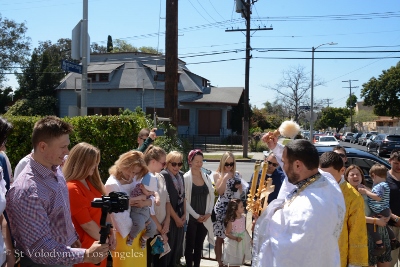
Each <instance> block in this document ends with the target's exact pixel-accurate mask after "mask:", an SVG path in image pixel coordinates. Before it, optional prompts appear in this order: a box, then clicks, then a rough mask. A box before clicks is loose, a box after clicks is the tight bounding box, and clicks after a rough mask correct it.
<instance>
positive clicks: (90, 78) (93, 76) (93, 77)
mask: <svg viewBox="0 0 400 267" xmlns="http://www.w3.org/2000/svg"><path fill="white" fill-rule="evenodd" d="M87 77H88V83H90V82H92V83H95V82H96V74H95V73H89V74H88V75H87Z"/></svg>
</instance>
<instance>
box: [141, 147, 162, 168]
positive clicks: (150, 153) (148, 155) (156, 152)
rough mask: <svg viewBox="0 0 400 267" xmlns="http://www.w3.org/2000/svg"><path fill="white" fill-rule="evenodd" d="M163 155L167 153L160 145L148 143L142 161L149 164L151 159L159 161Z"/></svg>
mask: <svg viewBox="0 0 400 267" xmlns="http://www.w3.org/2000/svg"><path fill="white" fill-rule="evenodd" d="M165 155H167V153H165V151H164V149H162V148H161V147H159V146H153V145H149V147H148V148H147V149H146V151H145V152H144V161H145V162H146V164H147V165H149V163H150V161H151V160H152V159H154V160H156V161H159V160H160V159H161V158H162V157H164V156H165Z"/></svg>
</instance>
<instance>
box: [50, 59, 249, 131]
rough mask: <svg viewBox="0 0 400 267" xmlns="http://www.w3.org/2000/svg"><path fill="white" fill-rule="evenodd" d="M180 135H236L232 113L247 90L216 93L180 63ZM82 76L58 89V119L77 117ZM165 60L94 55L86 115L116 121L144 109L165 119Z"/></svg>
mask: <svg viewBox="0 0 400 267" xmlns="http://www.w3.org/2000/svg"><path fill="white" fill-rule="evenodd" d="M177 72H178V76H179V83H178V103H179V107H178V117H179V119H178V132H179V134H185V135H210V136H226V135H229V134H231V133H232V129H231V126H230V125H231V121H232V120H233V119H235V120H241V118H233V117H232V114H231V110H232V107H234V106H237V105H238V104H239V101H240V100H241V98H242V95H243V90H244V88H243V87H212V86H211V85H210V81H209V80H207V79H206V78H204V77H201V76H200V75H198V74H195V73H193V72H191V71H190V70H189V69H188V68H187V67H186V63H185V62H184V61H181V60H178V70H177ZM81 79H82V75H80V74H77V73H69V74H67V75H66V76H65V77H64V79H63V80H62V81H61V83H60V85H59V86H58V87H57V88H56V91H57V98H58V103H59V107H58V108H59V110H58V112H59V116H60V117H65V116H74V115H77V114H79V112H78V111H79V108H78V107H79V106H80V95H79V94H80V89H81ZM164 81H165V58H164V56H163V55H152V54H146V53H107V54H92V55H91V56H90V64H89V66H88V94H87V107H88V115H95V114H98V115H100V114H101V115H117V114H118V111H119V109H130V110H135V109H136V107H138V106H139V107H141V108H142V110H143V111H144V112H146V113H147V114H154V112H156V114H157V116H159V117H163V115H164V90H165V82H164Z"/></svg>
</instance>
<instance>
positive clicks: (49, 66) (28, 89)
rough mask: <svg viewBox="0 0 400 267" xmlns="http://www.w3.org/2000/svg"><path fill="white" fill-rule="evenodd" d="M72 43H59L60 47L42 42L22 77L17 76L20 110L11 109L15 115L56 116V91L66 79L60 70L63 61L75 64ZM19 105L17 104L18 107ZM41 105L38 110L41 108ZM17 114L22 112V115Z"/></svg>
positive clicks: (20, 75) (48, 42) (27, 63)
mask: <svg viewBox="0 0 400 267" xmlns="http://www.w3.org/2000/svg"><path fill="white" fill-rule="evenodd" d="M70 54H71V40H70V39H59V40H58V41H57V43H55V44H52V43H51V42H50V41H45V42H40V43H39V46H38V47H37V48H35V49H34V50H33V52H32V55H31V59H30V60H28V61H27V62H26V64H25V68H24V70H23V71H22V74H18V75H17V80H18V83H19V88H18V89H17V90H16V92H15V98H16V99H17V100H23V99H25V100H27V101H19V102H18V106H16V107H15V108H13V109H11V110H12V111H11V112H12V113H13V114H14V115H25V113H24V112H25V110H28V111H29V112H32V113H28V115H56V110H57V105H56V104H57V99H56V92H55V90H54V89H55V88H56V87H57V86H58V85H59V83H60V80H61V79H62V78H63V77H64V76H65V72H64V71H62V70H61V67H60V62H61V60H62V59H67V60H72V59H71V57H70ZM16 104H17V103H15V105H16ZM38 105H39V106H38ZM18 112H22V113H21V114H20V113H18Z"/></svg>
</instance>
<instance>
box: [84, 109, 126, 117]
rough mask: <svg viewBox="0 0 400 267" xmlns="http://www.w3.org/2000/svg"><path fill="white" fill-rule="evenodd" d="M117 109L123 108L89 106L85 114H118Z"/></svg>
mask: <svg viewBox="0 0 400 267" xmlns="http://www.w3.org/2000/svg"><path fill="white" fill-rule="evenodd" d="M119 109H123V108H122V107H121V108H117V107H112V108H110V107H90V108H88V109H87V114H88V115H103V116H106V115H118V114H119Z"/></svg>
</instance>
